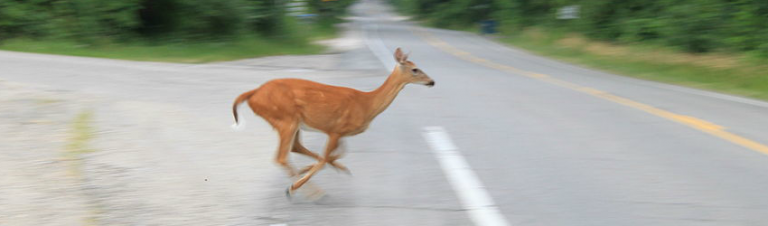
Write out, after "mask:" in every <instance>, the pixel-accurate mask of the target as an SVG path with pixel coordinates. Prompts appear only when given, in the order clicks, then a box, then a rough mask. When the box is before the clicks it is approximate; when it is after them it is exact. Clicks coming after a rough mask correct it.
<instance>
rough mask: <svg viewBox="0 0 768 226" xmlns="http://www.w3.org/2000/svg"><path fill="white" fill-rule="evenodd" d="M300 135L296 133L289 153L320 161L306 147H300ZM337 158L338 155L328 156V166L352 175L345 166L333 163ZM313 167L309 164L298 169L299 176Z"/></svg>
mask: <svg viewBox="0 0 768 226" xmlns="http://www.w3.org/2000/svg"><path fill="white" fill-rule="evenodd" d="M300 133H301V132H300V131H296V138H295V139H294V140H293V149H291V152H295V153H298V154H302V155H306V156H309V157H311V158H314V159H315V160H317V161H320V159H321V157H320V156H319V155H317V154H315V153H314V152H311V151H309V149H307V148H306V147H304V146H303V145H301V142H300V141H299V140H300V137H301V136H300ZM339 145H340V146H341V145H342V143H341V140H339ZM339 157H340V155H333V156H330V157H329V158H328V159H327V162H328V164H329V165H331V166H333V168H335V169H337V170H340V171H342V172H344V173H346V174H352V173H351V172H350V171H349V169H348V168H347V167H346V166H344V165H342V164H341V163H337V162H335V161H336V159H338V158H339ZM314 165H315V164H311V165H308V166H306V167H304V168H302V169H300V170H299V172H298V174H299V175H301V174H304V173H306V172H309V170H310V169H312V167H313V166H314Z"/></svg>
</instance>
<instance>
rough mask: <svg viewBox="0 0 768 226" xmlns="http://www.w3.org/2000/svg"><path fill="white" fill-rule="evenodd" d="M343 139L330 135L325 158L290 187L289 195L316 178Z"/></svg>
mask: <svg viewBox="0 0 768 226" xmlns="http://www.w3.org/2000/svg"><path fill="white" fill-rule="evenodd" d="M340 138H341V136H340V135H337V134H330V135H329V136H328V144H327V145H326V147H325V152H323V158H320V160H318V162H317V163H316V164H315V165H313V166H312V168H310V169H309V172H307V174H305V175H304V176H303V177H301V179H299V180H297V181H296V182H294V183H293V184H292V185H291V186H290V187H288V190H287V191H286V192H287V194H288V195H290V194H292V193H293V191H295V190H296V189H299V188H300V187H301V186H302V185H304V183H307V181H309V179H310V178H312V176H314V175H315V174H316V173H317V172H318V171H320V169H322V168H323V166H325V164H326V163H327V162H328V161H327V160H328V159H330V157H331V153H332V152H333V150H336V148H337V147H338V144H339V139H340Z"/></svg>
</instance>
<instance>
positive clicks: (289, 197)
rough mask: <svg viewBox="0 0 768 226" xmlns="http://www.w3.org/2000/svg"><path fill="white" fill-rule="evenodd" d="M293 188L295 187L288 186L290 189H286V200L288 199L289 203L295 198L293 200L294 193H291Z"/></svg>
mask: <svg viewBox="0 0 768 226" xmlns="http://www.w3.org/2000/svg"><path fill="white" fill-rule="evenodd" d="M292 186H293V185H289V186H288V188H286V189H285V198H287V199H288V201H291V200H293V198H292V196H293V191H291V187H292Z"/></svg>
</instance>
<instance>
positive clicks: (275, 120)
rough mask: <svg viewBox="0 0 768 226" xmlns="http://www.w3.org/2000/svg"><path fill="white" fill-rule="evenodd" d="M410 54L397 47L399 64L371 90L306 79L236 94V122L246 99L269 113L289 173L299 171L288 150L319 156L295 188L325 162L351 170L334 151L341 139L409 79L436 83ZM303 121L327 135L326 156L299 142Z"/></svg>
mask: <svg viewBox="0 0 768 226" xmlns="http://www.w3.org/2000/svg"><path fill="white" fill-rule="evenodd" d="M407 58H408V56H407V55H404V54H403V53H402V51H401V50H400V48H398V49H397V50H396V51H395V60H397V61H398V63H399V64H398V66H397V67H396V68H395V69H394V70H393V72H392V73H391V74H390V75H389V77H388V78H387V80H386V82H384V84H383V85H381V87H379V88H378V89H376V90H374V91H371V92H363V91H358V90H355V89H351V88H347V87H340V86H331V85H326V84H322V83H317V82H313V81H309V80H303V79H276V80H272V81H269V82H267V83H265V84H263V85H262V86H261V87H259V88H257V89H254V90H251V91H248V92H245V93H243V94H241V95H240V96H239V97H237V99H236V100H235V103H234V105H233V109H232V110H233V114H234V115H235V122H237V121H238V116H237V106H238V105H239V104H240V103H242V102H245V101H247V102H248V105H249V106H250V107H251V109H252V110H253V112H254V113H255V114H256V115H259V116H261V117H262V118H264V120H266V121H267V122H269V124H270V125H272V127H273V128H275V130H277V132H278V134H279V136H280V146H279V148H278V151H277V152H278V154H277V158H276V161H277V163H278V164H280V165H282V166H283V167H284V168H286V170H287V171H288V173H289V175H290V176H294V175H296V174H297V172H295V170H294V169H293V167H291V166H290V165H289V164H288V162H287V155H288V152H289V151H292V152H296V153H300V154H304V155H307V156H310V157H313V158H315V159H317V161H318V163H316V164H313V165H311V166H308V167H306V168H304V170H302V171H300V172H298V173H299V174H300V173H303V172H304V171H308V173H307V174H306V175H304V176H303V177H302V178H301V179H299V180H298V181H296V182H295V183H294V184H293V185H292V186H291V189H290V191H293V190H295V189H298V188H299V187H301V186H302V185H303V184H304V183H306V181H307V180H309V178H311V177H312V175H314V174H315V173H316V172H317V171H318V170H319V169H320V168H322V167H323V166H324V164H326V163H328V164H331V166H333V167H336V168H337V169H341V170H344V171H347V169H346V167H344V166H342V165H341V164H338V163H335V162H334V161H335V160H336V159H337V158H338V157H339V156H338V155H332V154H333V151H334V150H335V149H336V148H337V146H338V145H339V142H340V140H339V139H341V138H342V137H345V136H352V135H356V134H359V133H362V132H364V131H365V130H366V129H367V128H368V125H369V124H370V123H371V121H372V120H373V119H374V118H375V117H376V116H377V115H379V114H380V113H381V112H383V111H384V110H385V109H386V108H387V107H388V106H389V104H390V103H392V101H393V100H394V98H395V97H396V96H397V94H398V93H399V92H400V90H402V88H403V87H404V86H405V85H406V84H408V83H420V84H426V85H429V86H431V85H434V81H433V80H432V79H431V78H429V76H427V75H426V74H425V73H424V72H423V71H421V70H419V69H417V68H416V65H415V64H414V63H413V62H410V61H408V60H407ZM302 124H303V125H306V126H308V127H311V128H314V129H317V130H319V131H321V132H323V133H325V134H327V135H328V138H329V139H328V143H327V146H326V148H325V151H324V153H323V156H322V157H320V156H318V155H316V154H314V153H312V152H310V151H309V150H307V149H306V148H304V147H303V146H302V145H301V144H300V143H299V140H298V133H299V128H300V125H302Z"/></svg>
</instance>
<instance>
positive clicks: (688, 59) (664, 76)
mask: <svg viewBox="0 0 768 226" xmlns="http://www.w3.org/2000/svg"><path fill="white" fill-rule="evenodd" d="M499 41H501V42H503V43H507V44H510V45H513V46H516V47H519V48H522V49H525V50H528V51H530V52H532V53H535V54H539V55H542V56H547V57H552V58H555V59H559V60H562V61H566V62H570V63H574V64H578V65H583V66H587V67H592V68H597V69H601V70H605V71H609V72H612V73H616V74H621V75H626V76H630V77H636V78H641V79H646V80H654V81H660V82H665V83H671V84H678V85H683V86H689V87H694V88H700V89H707V90H712V91H717V92H723V93H730V94H736V95H742V96H747V97H752V98H757V99H763V100H768V73H767V72H766V71H768V66H767V65H768V60H767V59H762V58H757V57H751V56H747V55H738V54H727V53H712V54H689V53H683V52H680V51H675V50H672V49H669V48H665V47H661V46H649V45H639V44H624V45H616V44H608V43H603V42H596V41H590V40H588V39H586V38H583V37H581V36H578V35H574V34H562V33H556V32H547V31H545V30H541V29H533V30H529V31H523V32H520V33H516V34H514V35H507V36H505V37H502V38H499Z"/></svg>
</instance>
